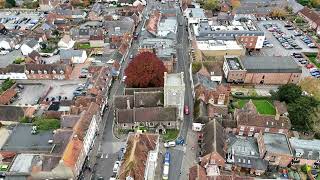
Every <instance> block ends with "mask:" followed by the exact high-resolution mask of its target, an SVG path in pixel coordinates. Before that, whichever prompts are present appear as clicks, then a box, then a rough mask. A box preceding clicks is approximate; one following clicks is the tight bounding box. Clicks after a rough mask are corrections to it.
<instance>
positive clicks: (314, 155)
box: [290, 137, 320, 160]
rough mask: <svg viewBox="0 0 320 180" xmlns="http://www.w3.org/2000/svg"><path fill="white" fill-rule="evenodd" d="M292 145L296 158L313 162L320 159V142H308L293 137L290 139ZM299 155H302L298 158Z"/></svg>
mask: <svg viewBox="0 0 320 180" xmlns="http://www.w3.org/2000/svg"><path fill="white" fill-rule="evenodd" d="M290 144H291V146H292V149H293V150H294V152H295V153H294V157H298V158H303V159H312V160H319V159H320V140H318V139H312V140H306V139H299V138H296V137H292V138H290ZM298 153H300V156H297V154H298Z"/></svg>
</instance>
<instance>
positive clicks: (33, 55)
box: [28, 50, 41, 61]
mask: <svg viewBox="0 0 320 180" xmlns="http://www.w3.org/2000/svg"><path fill="white" fill-rule="evenodd" d="M28 57H29V58H30V59H32V60H33V61H39V60H40V58H41V55H40V54H39V52H38V51H35V50H33V51H32V52H31V53H29V54H28Z"/></svg>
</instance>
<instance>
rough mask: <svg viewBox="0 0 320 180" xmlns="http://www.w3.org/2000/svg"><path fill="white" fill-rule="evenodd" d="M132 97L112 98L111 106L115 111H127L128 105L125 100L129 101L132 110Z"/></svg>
mask: <svg viewBox="0 0 320 180" xmlns="http://www.w3.org/2000/svg"><path fill="white" fill-rule="evenodd" d="M133 97H134V96H132V95H129V96H128V95H125V96H123V95H120V96H114V98H113V106H114V108H115V109H127V107H128V104H127V100H129V105H130V108H133V100H134V99H133Z"/></svg>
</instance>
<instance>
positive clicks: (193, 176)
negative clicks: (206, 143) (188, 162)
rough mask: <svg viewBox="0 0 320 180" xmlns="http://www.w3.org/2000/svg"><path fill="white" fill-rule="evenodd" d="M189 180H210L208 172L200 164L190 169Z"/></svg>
mask: <svg viewBox="0 0 320 180" xmlns="http://www.w3.org/2000/svg"><path fill="white" fill-rule="evenodd" d="M189 180H208V178H207V175H206V170H205V168H204V167H202V166H200V165H199V164H197V165H195V166H192V167H191V168H190V169H189Z"/></svg>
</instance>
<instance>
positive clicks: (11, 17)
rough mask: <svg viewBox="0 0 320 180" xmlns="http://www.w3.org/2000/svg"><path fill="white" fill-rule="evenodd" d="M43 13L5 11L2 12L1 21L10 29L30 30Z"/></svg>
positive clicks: (0, 13) (0, 14)
mask: <svg viewBox="0 0 320 180" xmlns="http://www.w3.org/2000/svg"><path fill="white" fill-rule="evenodd" d="M42 17H43V14H42V13H40V12H36V11H24V12H20V11H3V12H0V23H2V24H3V25H5V27H6V28H7V29H9V30H29V29H32V28H33V27H34V26H35V25H36V24H37V23H38V22H39V20H40V19H41V18H42Z"/></svg>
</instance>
